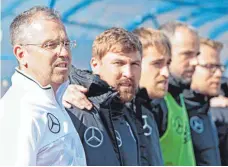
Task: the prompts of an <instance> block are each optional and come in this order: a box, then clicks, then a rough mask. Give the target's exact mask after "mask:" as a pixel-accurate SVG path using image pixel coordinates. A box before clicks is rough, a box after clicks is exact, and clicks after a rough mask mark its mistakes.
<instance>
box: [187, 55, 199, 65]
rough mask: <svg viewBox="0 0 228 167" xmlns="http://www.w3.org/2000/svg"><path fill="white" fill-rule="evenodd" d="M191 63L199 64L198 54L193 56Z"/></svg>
mask: <svg viewBox="0 0 228 167" xmlns="http://www.w3.org/2000/svg"><path fill="white" fill-rule="evenodd" d="M189 64H190V65H191V66H196V65H197V64H198V59H197V56H194V57H192V58H191V60H190V63H189Z"/></svg>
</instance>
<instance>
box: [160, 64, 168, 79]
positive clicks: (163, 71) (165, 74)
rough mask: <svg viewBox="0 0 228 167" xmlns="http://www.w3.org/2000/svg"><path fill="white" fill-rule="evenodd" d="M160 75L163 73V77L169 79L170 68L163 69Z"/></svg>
mask: <svg viewBox="0 0 228 167" xmlns="http://www.w3.org/2000/svg"><path fill="white" fill-rule="evenodd" d="M160 73H161V75H162V76H164V77H166V78H168V77H169V68H168V66H164V67H162V69H161V71H160Z"/></svg>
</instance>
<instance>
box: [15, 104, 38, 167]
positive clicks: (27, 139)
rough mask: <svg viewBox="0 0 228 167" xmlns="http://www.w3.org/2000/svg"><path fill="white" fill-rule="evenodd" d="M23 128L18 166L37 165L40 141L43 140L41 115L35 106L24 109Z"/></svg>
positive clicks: (20, 130)
mask: <svg viewBox="0 0 228 167" xmlns="http://www.w3.org/2000/svg"><path fill="white" fill-rule="evenodd" d="M23 108H24V111H25V112H23V114H21V120H24V121H22V123H21V127H20V129H19V131H18V133H19V134H18V142H19V144H18V147H17V161H16V165H18V166H21V165H23V166H24V165H26V166H27V165H31V166H35V165H36V159H37V153H38V151H39V141H40V138H41V130H40V128H41V127H40V122H39V121H38V120H39V119H37V115H38V114H39V113H40V112H39V111H37V109H36V107H35V106H28V105H27V107H25V106H24V107H23Z"/></svg>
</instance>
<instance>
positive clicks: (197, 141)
mask: <svg viewBox="0 0 228 167" xmlns="http://www.w3.org/2000/svg"><path fill="white" fill-rule="evenodd" d="M168 92H169V93H170V94H171V95H172V96H173V98H174V99H176V101H177V103H178V104H179V105H180V96H179V95H180V93H183V96H184V101H185V105H186V109H187V112H188V116H189V124H190V129H191V136H192V142H193V148H194V154H195V159H196V164H197V165H199V166H201V165H203V166H208V165H215V166H219V165H221V161H220V155H219V148H218V137H217V131H216V128H215V125H214V123H213V121H212V117H211V113H210V112H209V98H208V97H206V96H204V95H202V94H199V93H196V92H194V91H192V90H191V89H190V86H189V85H187V84H183V83H181V81H179V80H178V79H176V78H174V77H173V76H171V77H170V80H169V90H168ZM154 103H155V104H156V105H154V110H153V111H154V112H155V119H156V121H157V124H158V129H159V132H160V136H162V135H163V134H164V132H165V131H166V128H167V118H168V117H167V114H168V109H167V107H166V103H165V101H164V99H158V100H155V101H154Z"/></svg>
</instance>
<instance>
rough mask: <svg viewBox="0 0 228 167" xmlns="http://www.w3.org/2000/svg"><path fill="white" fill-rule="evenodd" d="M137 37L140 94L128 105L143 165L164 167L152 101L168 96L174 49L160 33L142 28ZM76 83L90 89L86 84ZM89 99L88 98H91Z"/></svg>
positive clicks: (138, 30)
mask: <svg viewBox="0 0 228 167" xmlns="http://www.w3.org/2000/svg"><path fill="white" fill-rule="evenodd" d="M134 34H135V35H137V36H138V37H139V39H140V41H141V43H142V47H143V58H142V72H141V79H140V91H139V92H138V93H137V95H136V98H134V100H133V101H132V102H131V103H128V104H126V105H127V106H128V108H130V110H131V112H129V115H130V116H131V117H132V118H134V119H135V127H136V128H137V132H138V137H139V141H140V154H141V158H140V161H141V165H147V166H148V165H150V166H151V165H156V166H158V165H163V158H162V154H161V150H160V143H159V133H158V130H157V124H156V121H155V119H154V116H153V112H152V110H153V104H152V103H151V100H152V99H155V98H162V97H164V95H165V94H166V92H167V88H168V87H167V86H168V76H169V71H168V64H169V62H170V57H171V45H170V42H169V39H168V38H167V37H166V36H165V35H164V34H163V33H162V32H161V31H158V30H153V29H151V28H139V29H136V30H134ZM77 71H78V70H77ZM74 73H75V71H72V74H74ZM74 75H75V74H74ZM87 75H88V74H87ZM71 76H72V75H71ZM82 76H85V75H82ZM148 78H150V80H148ZM73 80H75V79H73ZM74 83H76V84H80V85H83V86H85V87H86V88H88V86H86V85H85V84H83V83H80V82H79V83H77V82H74ZM97 91H98V90H97ZM98 92H99V91H98ZM76 93H77V90H74V91H73V92H71V93H70V94H73V95H75V94H76ZM79 96H80V95H79ZM87 96H88V97H89V95H88V94H87ZM89 99H90V98H89ZM68 101H69V102H71V103H73V104H75V105H76V106H80V105H83V104H82V103H81V104H80V105H78V103H75V101H72V100H68ZM78 101H79V100H78ZM85 107H86V106H85ZM142 125H143V127H142Z"/></svg>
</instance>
